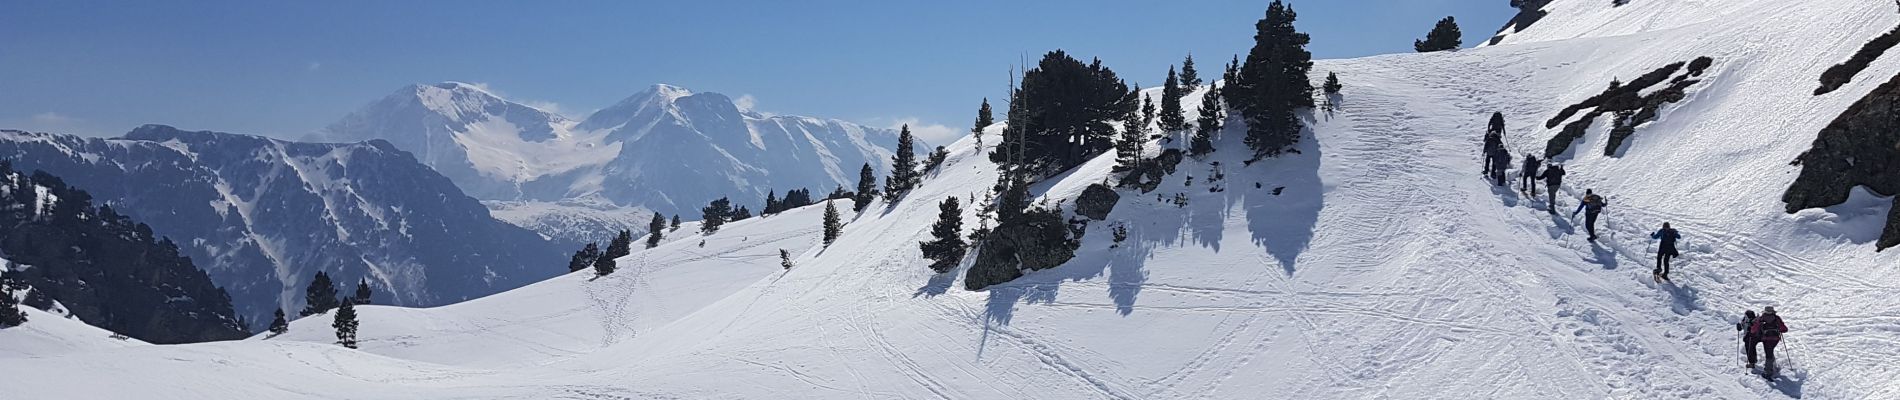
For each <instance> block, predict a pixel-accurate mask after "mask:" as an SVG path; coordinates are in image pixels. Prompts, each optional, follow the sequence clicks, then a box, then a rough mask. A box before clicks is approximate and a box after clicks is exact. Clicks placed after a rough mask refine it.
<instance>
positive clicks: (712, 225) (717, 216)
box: [699, 197, 732, 235]
mask: <svg viewBox="0 0 1900 400" xmlns="http://www.w3.org/2000/svg"><path fill="white" fill-rule="evenodd" d="M699 216H700V218H701V220H700V221H699V233H700V234H702V235H711V234H713V233H715V232H719V226H720V225H725V224H726V218H730V217H732V200H727V199H726V198H724V197H721V198H719V200H713V201H712V203H711V204H707V205H706V207H705V208H701V209H699Z"/></svg>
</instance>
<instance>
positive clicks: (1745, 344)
mask: <svg viewBox="0 0 1900 400" xmlns="http://www.w3.org/2000/svg"><path fill="white" fill-rule="evenodd" d="M1755 318H1756V317H1755V310H1748V311H1743V312H1742V322H1740V323H1737V324H1735V331H1736V332H1741V333H1742V349H1743V350H1742V352H1744V353H1747V354H1748V369H1755V345H1757V344H1760V343H1761V335H1757V334H1755V333H1754V331H1751V330H1750V329H1749V328H1753V327H1755Z"/></svg>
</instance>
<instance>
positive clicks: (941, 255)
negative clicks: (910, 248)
mask: <svg viewBox="0 0 1900 400" xmlns="http://www.w3.org/2000/svg"><path fill="white" fill-rule="evenodd" d="M930 236H931V237H932V238H933V239H932V240H930V241H926V242H921V243H918V244H917V247H918V248H919V249H921V250H923V253H924V258H927V259H930V260H931V263H930V269H931V270H934V271H937V273H944V272H950V269H951V268H956V266H957V262H959V261H963V251H964V243H963V208H962V207H960V206H959V205H958V204H957V198H956V197H954V196H952V197H950V198H947V199H943V203H940V204H938V205H937V223H935V224H932V225H931V226H930Z"/></svg>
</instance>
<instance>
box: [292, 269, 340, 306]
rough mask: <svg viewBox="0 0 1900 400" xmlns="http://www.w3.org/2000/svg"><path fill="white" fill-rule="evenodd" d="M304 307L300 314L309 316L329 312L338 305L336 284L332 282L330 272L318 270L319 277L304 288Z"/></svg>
mask: <svg viewBox="0 0 1900 400" xmlns="http://www.w3.org/2000/svg"><path fill="white" fill-rule="evenodd" d="M303 299H304V300H303V302H304V308H303V311H302V312H300V313H298V314H299V315H302V316H305V317H308V316H312V315H317V314H322V313H326V312H329V311H330V309H332V308H336V307H337V299H336V284H335V283H333V282H330V274H326V273H323V271H317V277H316V278H315V279H312V280H311V281H310V287H308V288H305V289H304V298H303Z"/></svg>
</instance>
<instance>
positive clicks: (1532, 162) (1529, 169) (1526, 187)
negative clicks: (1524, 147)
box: [1517, 153, 1539, 198]
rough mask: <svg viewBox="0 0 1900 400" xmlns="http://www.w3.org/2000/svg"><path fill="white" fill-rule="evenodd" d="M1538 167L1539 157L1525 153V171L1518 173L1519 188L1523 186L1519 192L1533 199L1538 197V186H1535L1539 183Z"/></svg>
mask: <svg viewBox="0 0 1900 400" xmlns="http://www.w3.org/2000/svg"><path fill="white" fill-rule="evenodd" d="M1538 165H1539V164H1538V163H1537V156H1535V155H1531V154H1530V153H1524V169H1523V170H1520V171H1517V173H1518V175H1519V179H1518V183H1519V186H1522V187H1520V188H1518V189H1517V190H1518V191H1521V192H1526V193H1529V194H1530V195H1531V198H1536V197H1537V185H1534V183H1536V181H1537V166H1538Z"/></svg>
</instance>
